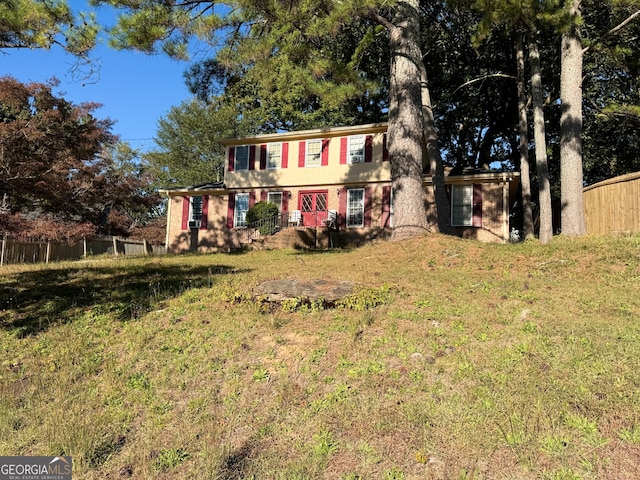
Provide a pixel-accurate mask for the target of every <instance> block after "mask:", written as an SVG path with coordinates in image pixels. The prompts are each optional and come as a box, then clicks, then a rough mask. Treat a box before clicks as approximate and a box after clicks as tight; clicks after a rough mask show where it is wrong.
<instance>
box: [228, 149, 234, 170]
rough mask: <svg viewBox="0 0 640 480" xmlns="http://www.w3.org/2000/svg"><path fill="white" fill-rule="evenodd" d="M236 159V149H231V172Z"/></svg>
mask: <svg viewBox="0 0 640 480" xmlns="http://www.w3.org/2000/svg"><path fill="white" fill-rule="evenodd" d="M235 158H236V147H229V168H228V170H229V171H230V172H233V166H234V161H235Z"/></svg>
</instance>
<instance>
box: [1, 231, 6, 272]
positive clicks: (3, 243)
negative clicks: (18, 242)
mask: <svg viewBox="0 0 640 480" xmlns="http://www.w3.org/2000/svg"><path fill="white" fill-rule="evenodd" d="M6 248H7V236H6V235H3V236H2V251H1V252H0V267H1V266H2V265H4V251H5V249H6Z"/></svg>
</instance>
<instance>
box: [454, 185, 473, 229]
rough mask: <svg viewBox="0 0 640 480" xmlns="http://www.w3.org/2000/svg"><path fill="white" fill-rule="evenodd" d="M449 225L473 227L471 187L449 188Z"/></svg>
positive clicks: (458, 186) (457, 186)
mask: <svg viewBox="0 0 640 480" xmlns="http://www.w3.org/2000/svg"><path fill="white" fill-rule="evenodd" d="M451 225H454V226H465V227H468V226H471V225H473V185H452V186H451Z"/></svg>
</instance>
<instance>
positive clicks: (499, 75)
mask: <svg viewBox="0 0 640 480" xmlns="http://www.w3.org/2000/svg"><path fill="white" fill-rule="evenodd" d="M488 78H508V79H509V80H515V79H516V77H514V76H513V75H507V74H506V73H491V74H489V75H485V76H483V77H479V78H474V79H473V80H469V81H468V82H464V83H463V84H462V85H460V86H459V87H458V88H456V89H455V90H454V91H453V93H452V95H454V94H455V93H456V92H457V91H458V90H461V89H463V88H464V87H468V86H469V85H472V84H474V83H478V82H483V81H484V80H487V79H488Z"/></svg>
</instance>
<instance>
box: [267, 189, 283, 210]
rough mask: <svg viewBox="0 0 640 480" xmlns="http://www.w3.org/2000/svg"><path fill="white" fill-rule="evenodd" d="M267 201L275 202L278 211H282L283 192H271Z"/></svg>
mask: <svg viewBox="0 0 640 480" xmlns="http://www.w3.org/2000/svg"><path fill="white" fill-rule="evenodd" d="M267 202H271V203H274V204H275V205H277V206H278V212H280V213H282V192H269V194H268V195H267Z"/></svg>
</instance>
